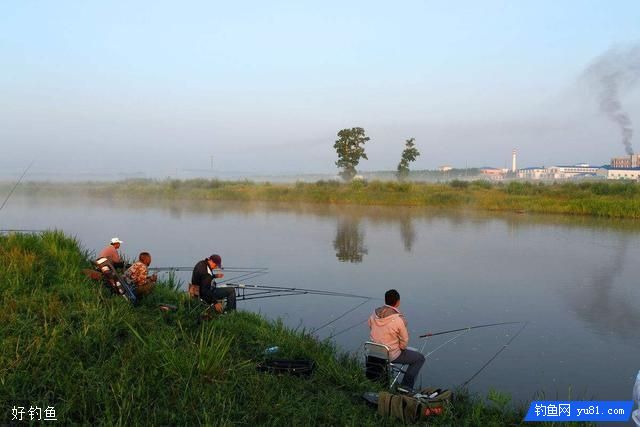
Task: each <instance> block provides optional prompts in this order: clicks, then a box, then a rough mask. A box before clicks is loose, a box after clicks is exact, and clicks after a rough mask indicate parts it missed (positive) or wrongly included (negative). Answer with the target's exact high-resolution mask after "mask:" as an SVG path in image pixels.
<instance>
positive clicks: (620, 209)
mask: <svg viewBox="0 0 640 427" xmlns="http://www.w3.org/2000/svg"><path fill="white" fill-rule="evenodd" d="M23 185H24V188H23V191H28V192H31V193H39V194H43V193H49V194H60V193H79V194H83V195H90V196H95V197H114V198H129V197H131V198H136V199H151V198H163V199H182V200H189V199H198V200H236V201H277V202H306V203H325V204H358V205H388V206H424V207H432V208H447V209H469V210H483V211H496V212H517V213H544V214H563V215H587V216H594V217H602V218H629V219H640V185H638V184H636V183H633V182H610V181H590V182H580V183H568V182H567V183H550V184H544V183H532V182H522V181H511V182H508V183H490V182H488V181H482V180H478V181H465V180H453V181H449V182H448V183H422V182H411V181H404V182H398V181H377V180H374V181H366V180H360V179H355V180H353V181H352V182H349V183H343V182H340V181H334V180H321V181H317V182H315V183H303V182H297V183H295V184H273V183H268V182H266V183H255V182H252V181H222V180H217V179H190V180H175V179H167V180H146V179H135V180H126V181H121V182H116V183H84V184H37V183H27V184H23Z"/></svg>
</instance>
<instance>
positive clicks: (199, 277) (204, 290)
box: [191, 254, 236, 313]
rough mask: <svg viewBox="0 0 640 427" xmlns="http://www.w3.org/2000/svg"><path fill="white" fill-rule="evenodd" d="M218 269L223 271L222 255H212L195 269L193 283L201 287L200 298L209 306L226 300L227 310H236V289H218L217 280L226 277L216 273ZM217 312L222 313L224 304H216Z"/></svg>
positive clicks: (192, 277) (200, 262)
mask: <svg viewBox="0 0 640 427" xmlns="http://www.w3.org/2000/svg"><path fill="white" fill-rule="evenodd" d="M216 268H220V269H222V258H221V257H220V255H215V254H214V255H211V256H210V257H209V258H207V259H203V260H202V261H198V263H197V264H196V266H195V267H194V268H193V275H192V276H191V283H192V284H194V285H196V286H199V287H200V298H202V299H203V300H205V301H206V302H208V303H209V304H213V303H215V301H216V300H219V299H222V298H226V299H227V310H229V311H231V310H235V309H236V290H235V289H234V288H218V287H216V281H215V280H214V278H216V279H220V278H222V277H224V275H223V274H222V273H217V274H216V273H214V270H215V269H216ZM214 308H215V310H216V311H217V312H218V313H222V304H215V305H214Z"/></svg>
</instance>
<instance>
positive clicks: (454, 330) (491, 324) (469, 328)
mask: <svg viewBox="0 0 640 427" xmlns="http://www.w3.org/2000/svg"><path fill="white" fill-rule="evenodd" d="M517 323H522V322H500V323H488V324H486V325H476V326H467V327H466V328H458V329H451V330H449V331H441V332H428V333H426V334H424V335H420V338H429V337H435V336H437V335H444V334H451V333H453V332H460V331H467V330H471V329H480V328H488V327H491V326H501V325H515V324H517Z"/></svg>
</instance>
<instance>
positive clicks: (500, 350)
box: [460, 322, 529, 387]
mask: <svg viewBox="0 0 640 427" xmlns="http://www.w3.org/2000/svg"><path fill="white" fill-rule="evenodd" d="M518 323H522V322H518ZM528 324H529V322H524V324H523V325H522V327H521V328H520V330H519V331H518V332H517V333H516V334H515V335H514V336H512V337H511V339H510V340H509V341H507V343H506V344H505V345H503V346H502V347H501V348H500V349H499V350H498V351H497V352H496V353H495V354H494V355H493V356H492V357H491V359H489V360H488V361H487V363H485V364H484V365H482V367H481V368H480V369H478V370H477V371H476V373H475V374H473V375H471V377H470V378H469V379H468V380H466V381H465V382H463V383H462V384H461V385H460V387H465V386H466V385H467V384H469V383H470V382H471V381H472V380H473V379H474V378H475V377H477V376H478V375H479V374H480V372H482V371H483V370H484V368H486V367H487V366H489V364H490V363H491V362H493V360H494V359H495V358H496V357H498V355H499V354H500V353H502V351H503V350H504V349H505V348H507V347H508V346H509V344H511V343H512V342H513V340H514V339H516V337H517V336H518V335H520V333H521V332H522V331H524V328H526V327H527V325H528Z"/></svg>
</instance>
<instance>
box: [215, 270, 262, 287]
mask: <svg viewBox="0 0 640 427" xmlns="http://www.w3.org/2000/svg"><path fill="white" fill-rule="evenodd" d="M223 271H227V270H223ZM232 273H235V271H232ZM267 273H268V272H267V271H251V272H248V273H244V274H241V275H239V276H236V277H230V278H228V279H224V280H220V281H219V282H217V283H218V284H224V283H227V282H229V281H230V280H240V279H243V280H248V279H255V278H256V277H258V276H262V275H263V274H267Z"/></svg>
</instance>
